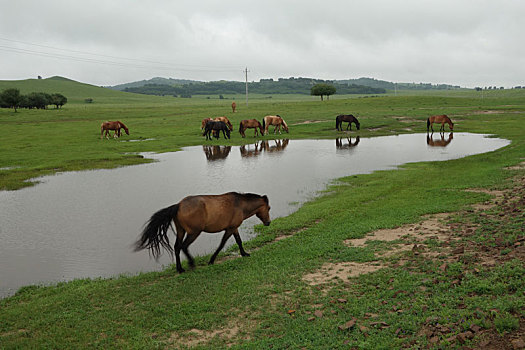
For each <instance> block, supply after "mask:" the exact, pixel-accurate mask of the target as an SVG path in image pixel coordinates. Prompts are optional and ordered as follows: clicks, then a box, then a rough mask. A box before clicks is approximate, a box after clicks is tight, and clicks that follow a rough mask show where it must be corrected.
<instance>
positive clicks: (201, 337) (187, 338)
mask: <svg viewBox="0 0 525 350" xmlns="http://www.w3.org/2000/svg"><path fill="white" fill-rule="evenodd" d="M255 326H256V324H255V321H252V320H250V319H248V318H246V317H242V316H241V317H239V318H238V319H235V320H230V321H229V322H228V323H227V325H226V326H225V327H223V328H220V329H211V330H202V329H197V328H192V329H190V330H187V331H182V332H174V333H172V334H171V335H170V337H169V339H168V340H167V343H168V344H167V345H168V347H172V346H180V345H183V346H186V347H190V348H191V347H194V346H203V345H206V344H207V343H209V342H210V341H212V340H213V339H215V338H219V339H220V340H222V341H224V342H226V344H227V346H231V345H233V344H234V343H236V342H237V341H239V340H240V339H243V340H249V339H250V337H249V335H248V334H249V333H250V331H251V330H253V329H254V328H255ZM153 337H155V335H153Z"/></svg>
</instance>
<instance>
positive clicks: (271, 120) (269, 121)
mask: <svg viewBox="0 0 525 350" xmlns="http://www.w3.org/2000/svg"><path fill="white" fill-rule="evenodd" d="M270 125H273V126H275V127H274V128H273V133H274V134H275V131H276V130H277V128H279V134H280V133H281V126H282V127H283V129H284V131H286V132H289V131H288V125H286V122H285V121H284V119H283V118H281V116H280V115H278V114H277V115H267V116H266V117H264V118H263V129H264V133H265V134H268V127H269V126H270Z"/></svg>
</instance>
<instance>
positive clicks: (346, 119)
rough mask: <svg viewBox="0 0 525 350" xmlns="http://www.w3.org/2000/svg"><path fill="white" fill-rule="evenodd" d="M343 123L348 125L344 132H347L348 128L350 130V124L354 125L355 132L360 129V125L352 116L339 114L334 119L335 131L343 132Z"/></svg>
mask: <svg viewBox="0 0 525 350" xmlns="http://www.w3.org/2000/svg"><path fill="white" fill-rule="evenodd" d="M343 122H347V123H348V125H347V126H346V130H348V128H350V130H352V123H354V124H355V127H356V128H357V130H359V129H360V128H361V124H359V121H358V120H357V118H356V117H354V116H353V115H352V114H339V115H338V116H337V117H336V118H335V128H336V129H337V130H340V131H343Z"/></svg>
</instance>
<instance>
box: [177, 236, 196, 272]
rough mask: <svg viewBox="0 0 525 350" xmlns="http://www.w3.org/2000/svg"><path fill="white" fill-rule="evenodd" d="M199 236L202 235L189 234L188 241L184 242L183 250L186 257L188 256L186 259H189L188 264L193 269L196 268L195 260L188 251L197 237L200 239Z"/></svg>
mask: <svg viewBox="0 0 525 350" xmlns="http://www.w3.org/2000/svg"><path fill="white" fill-rule="evenodd" d="M199 235H200V232H199V233H193V232H188V234H187V235H186V239H185V240H184V242H183V243H182V246H181V249H182V251H183V252H184V255H186V258H187V259H188V264H189V265H190V267H191V268H194V267H195V260H194V259H193V257H192V256H191V254H190V252H189V251H188V247H189V246H190V244H192V243H193V241H194V240H195V239H196V238H197V237H199Z"/></svg>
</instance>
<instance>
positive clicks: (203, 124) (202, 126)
mask: <svg viewBox="0 0 525 350" xmlns="http://www.w3.org/2000/svg"><path fill="white" fill-rule="evenodd" d="M210 120H213V119H211V118H204V119H203V120H202V122H201V130H202V131H204V127H205V126H206V123H207V122H208V121H210Z"/></svg>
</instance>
